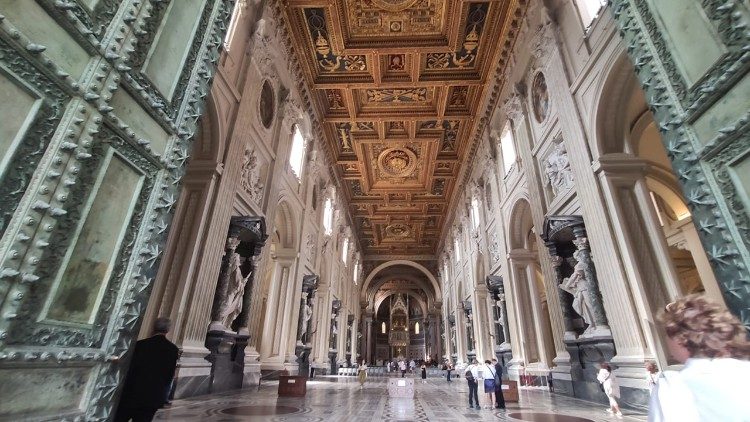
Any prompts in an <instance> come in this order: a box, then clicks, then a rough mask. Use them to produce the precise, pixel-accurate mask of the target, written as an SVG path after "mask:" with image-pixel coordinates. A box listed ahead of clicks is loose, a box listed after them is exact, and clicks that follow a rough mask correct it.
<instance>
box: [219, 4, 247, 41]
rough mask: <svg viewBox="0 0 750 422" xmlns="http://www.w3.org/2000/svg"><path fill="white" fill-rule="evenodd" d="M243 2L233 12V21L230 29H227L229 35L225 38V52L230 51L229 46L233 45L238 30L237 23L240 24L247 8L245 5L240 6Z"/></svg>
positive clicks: (230, 22)
mask: <svg viewBox="0 0 750 422" xmlns="http://www.w3.org/2000/svg"><path fill="white" fill-rule="evenodd" d="M240 3H242V2H239V1H238V2H237V3H235V5H234V10H232V19H231V20H230V21H229V28H227V34H226V35H225V36H224V50H226V51H229V46H230V45H231V44H232V39H234V33H235V32H236V30H237V22H239V20H240V17H241V16H242V12H243V9H244V8H245V6H244V5H242V4H240Z"/></svg>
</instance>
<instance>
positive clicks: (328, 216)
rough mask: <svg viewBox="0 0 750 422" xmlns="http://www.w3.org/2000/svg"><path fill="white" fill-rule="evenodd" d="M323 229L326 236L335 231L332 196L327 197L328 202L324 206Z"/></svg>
mask: <svg viewBox="0 0 750 422" xmlns="http://www.w3.org/2000/svg"><path fill="white" fill-rule="evenodd" d="M323 231H324V233H325V234H326V236H330V235H331V233H333V201H332V200H331V198H328V199H326V204H325V205H324V206H323Z"/></svg>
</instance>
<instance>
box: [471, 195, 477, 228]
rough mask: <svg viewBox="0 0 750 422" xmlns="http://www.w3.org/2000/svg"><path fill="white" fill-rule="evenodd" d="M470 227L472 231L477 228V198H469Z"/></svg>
mask: <svg viewBox="0 0 750 422" xmlns="http://www.w3.org/2000/svg"><path fill="white" fill-rule="evenodd" d="M471 225H472V226H473V227H474V230H476V229H478V228H479V199H478V198H477V197H473V198H471Z"/></svg>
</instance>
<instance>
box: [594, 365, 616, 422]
mask: <svg viewBox="0 0 750 422" xmlns="http://www.w3.org/2000/svg"><path fill="white" fill-rule="evenodd" d="M599 368H600V369H599V373H598V374H597V375H596V379H597V380H598V381H599V383H600V384H601V385H602V387H604V394H606V395H607V398H608V399H609V409H607V412H608V413H612V414H614V415H615V416H618V417H621V416H622V412H621V411H620V405H619V404H618V403H617V399H619V398H620V384H619V383H618V382H617V377H616V376H615V374H614V372H612V367H611V366H609V364H608V363H606V362H602V363H600V364H599Z"/></svg>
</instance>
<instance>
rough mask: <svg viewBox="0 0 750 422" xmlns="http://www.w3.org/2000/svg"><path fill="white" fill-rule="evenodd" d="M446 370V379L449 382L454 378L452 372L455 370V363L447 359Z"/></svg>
mask: <svg viewBox="0 0 750 422" xmlns="http://www.w3.org/2000/svg"><path fill="white" fill-rule="evenodd" d="M445 372H446V379H447V380H448V382H453V380H451V372H453V363H452V362H450V361H447V362H446V363H445Z"/></svg>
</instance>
